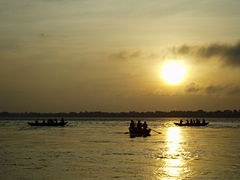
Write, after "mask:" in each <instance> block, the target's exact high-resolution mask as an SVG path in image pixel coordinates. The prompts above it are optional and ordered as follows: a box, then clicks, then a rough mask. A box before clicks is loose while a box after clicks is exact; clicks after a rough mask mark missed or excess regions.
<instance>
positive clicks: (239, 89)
mask: <svg viewBox="0 0 240 180" xmlns="http://www.w3.org/2000/svg"><path fill="white" fill-rule="evenodd" d="M229 95H240V87H234V88H232V89H231V90H230V91H229Z"/></svg>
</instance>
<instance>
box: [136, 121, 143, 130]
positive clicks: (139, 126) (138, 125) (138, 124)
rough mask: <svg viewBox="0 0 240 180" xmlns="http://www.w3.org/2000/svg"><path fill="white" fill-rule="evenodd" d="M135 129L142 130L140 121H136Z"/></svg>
mask: <svg viewBox="0 0 240 180" xmlns="http://www.w3.org/2000/svg"><path fill="white" fill-rule="evenodd" d="M137 129H138V130H141V129H142V123H141V121H140V120H138V123H137Z"/></svg>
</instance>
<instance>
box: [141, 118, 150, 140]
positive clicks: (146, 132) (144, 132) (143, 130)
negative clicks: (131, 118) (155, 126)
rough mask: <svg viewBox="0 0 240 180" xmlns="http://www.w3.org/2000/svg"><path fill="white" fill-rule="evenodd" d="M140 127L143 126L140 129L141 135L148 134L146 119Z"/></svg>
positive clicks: (145, 135)
mask: <svg viewBox="0 0 240 180" xmlns="http://www.w3.org/2000/svg"><path fill="white" fill-rule="evenodd" d="M142 127H143V129H142V135H143V137H147V136H149V132H150V130H149V129H148V124H147V123H146V121H144V123H143V125H142Z"/></svg>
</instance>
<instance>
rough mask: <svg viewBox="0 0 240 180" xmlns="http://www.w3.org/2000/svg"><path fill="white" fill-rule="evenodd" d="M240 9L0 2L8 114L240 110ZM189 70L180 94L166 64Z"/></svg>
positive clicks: (137, 0) (210, 0) (2, 92)
mask: <svg viewBox="0 0 240 180" xmlns="http://www.w3.org/2000/svg"><path fill="white" fill-rule="evenodd" d="M239 8H240V1H238V0H201V1H193V0H168V1H154V0H151V1H147V0H125V1H122V0H101V1H99V0H34V1H32V0H22V1H19V0H9V1H5V2H4V1H1V2H0V22H1V23H0V32H1V33H0V84H1V86H0V101H1V105H0V111H19V112H21V111H23V112H24V111H41V112H50V111H52V112H59V111H66V112H68V111H84V110H88V111H98V110H99V111H131V110H136V111H149V110H150V111H154V110H166V111H168V110H197V109H204V110H223V109H240V104H239V102H240V43H239V42H240V41H239V40H240V38H239V37H240V11H239ZM167 61H176V62H182V63H184V65H185V68H186V69H185V70H186V77H185V78H184V80H183V81H182V82H181V83H179V84H177V85H170V84H168V83H166V82H165V81H164V80H163V79H162V77H161V71H162V67H163V65H164V63H166V62H167Z"/></svg>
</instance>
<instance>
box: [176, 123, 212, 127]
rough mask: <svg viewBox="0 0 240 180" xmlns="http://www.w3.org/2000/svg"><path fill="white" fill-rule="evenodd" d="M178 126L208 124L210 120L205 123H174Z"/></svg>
mask: <svg viewBox="0 0 240 180" xmlns="http://www.w3.org/2000/svg"><path fill="white" fill-rule="evenodd" d="M174 124H175V125H177V126H207V125H208V124H209V122H203V123H174Z"/></svg>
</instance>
